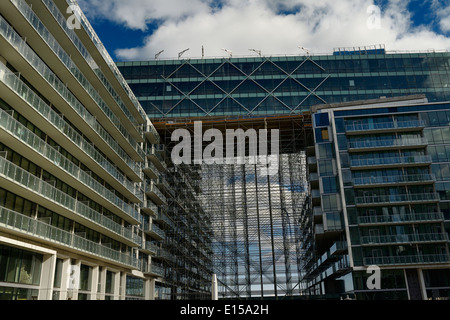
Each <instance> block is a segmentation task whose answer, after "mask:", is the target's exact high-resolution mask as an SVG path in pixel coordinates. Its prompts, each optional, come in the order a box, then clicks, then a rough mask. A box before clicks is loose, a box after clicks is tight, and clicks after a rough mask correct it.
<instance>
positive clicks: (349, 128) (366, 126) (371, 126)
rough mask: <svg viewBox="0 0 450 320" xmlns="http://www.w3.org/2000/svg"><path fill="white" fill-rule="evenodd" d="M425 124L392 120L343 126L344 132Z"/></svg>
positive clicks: (414, 121)
mask: <svg viewBox="0 0 450 320" xmlns="http://www.w3.org/2000/svg"><path fill="white" fill-rule="evenodd" d="M425 126H426V124H425V122H424V121H420V120H410V121H392V122H381V123H352V124H348V125H346V126H345V131H346V132H358V131H371V130H374V131H376V130H388V129H409V128H411V129H414V128H423V127H425Z"/></svg>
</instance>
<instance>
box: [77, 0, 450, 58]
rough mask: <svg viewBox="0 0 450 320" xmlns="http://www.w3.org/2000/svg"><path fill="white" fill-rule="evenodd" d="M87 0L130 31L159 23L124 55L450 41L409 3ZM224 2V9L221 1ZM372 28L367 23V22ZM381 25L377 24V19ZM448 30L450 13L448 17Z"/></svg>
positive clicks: (120, 53)
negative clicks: (423, 22) (417, 19)
mask: <svg viewBox="0 0 450 320" xmlns="http://www.w3.org/2000/svg"><path fill="white" fill-rule="evenodd" d="M105 3H106V2H105V1H101V0H82V1H81V0H80V4H81V5H82V7H84V9H85V11H87V12H88V13H89V11H91V10H93V12H94V13H95V15H96V16H101V17H103V18H108V19H110V20H112V21H116V22H118V23H121V24H124V25H126V26H128V27H129V28H135V29H141V30H145V28H146V26H147V24H148V23H154V22H155V21H156V22H158V23H159V24H158V28H157V29H156V30H155V32H153V33H152V34H151V35H149V36H148V37H147V38H146V39H145V43H143V44H142V46H140V47H136V48H124V49H119V50H117V51H116V55H117V57H119V58H120V59H122V60H133V59H151V58H153V57H154V55H155V54H156V53H157V52H159V51H161V50H165V52H164V56H161V57H166V58H173V57H177V54H178V52H180V51H182V50H184V49H187V48H190V50H189V51H188V52H186V53H185V55H184V57H200V56H201V54H202V46H203V47H204V49H205V54H206V56H226V55H227V53H226V52H224V51H223V50H221V49H222V48H226V49H228V50H231V51H233V54H234V56H239V55H249V54H255V53H251V52H249V51H248V49H250V48H254V49H259V50H262V53H263V54H264V55H276V54H296V53H301V52H302V51H300V49H299V48H298V46H303V47H306V48H309V49H310V50H311V52H312V53H330V52H331V51H332V50H333V48H335V47H353V46H365V45H375V44H385V45H386V48H387V49H388V50H423V49H430V48H434V49H450V38H449V37H448V36H444V35H442V34H437V33H436V32H434V31H432V30H431V28H425V27H423V26H422V27H413V24H412V23H411V13H410V12H409V11H408V9H407V8H408V3H409V1H402V0H389V1H387V2H386V4H385V5H384V7H383V8H382V11H381V16H379V17H378V16H374V14H375V13H374V12H372V11H371V12H368V8H369V7H370V6H371V5H373V4H374V3H373V0H358V1H355V0H340V1H335V0H278V1H271V0H222V1H219V0H215V1H214V0H189V1H186V0H165V1H158V2H157V1H155V0H154V1H149V0H130V1H123V0H112V1H109V2H107V5H105ZM218 4H220V6H219V5H218ZM370 21H371V23H372V25H368V22H370ZM374 21H375V22H377V23H379V25H375V26H374V25H373V22H374ZM440 26H441V29H442V30H450V18H448V15H445V16H441V20H440Z"/></svg>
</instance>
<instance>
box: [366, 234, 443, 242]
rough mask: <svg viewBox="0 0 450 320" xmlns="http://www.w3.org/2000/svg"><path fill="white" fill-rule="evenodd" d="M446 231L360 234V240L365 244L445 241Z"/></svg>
mask: <svg viewBox="0 0 450 320" xmlns="http://www.w3.org/2000/svg"><path fill="white" fill-rule="evenodd" d="M447 241H448V236H447V234H446V233H418V234H396V235H378V236H362V237H360V242H361V244H362V245H365V244H387V243H392V244H397V243H412V242H447Z"/></svg>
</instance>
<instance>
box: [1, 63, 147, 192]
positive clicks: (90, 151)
mask: <svg viewBox="0 0 450 320" xmlns="http://www.w3.org/2000/svg"><path fill="white" fill-rule="evenodd" d="M0 81H1V82H2V83H3V84H5V85H6V86H7V87H9V88H10V89H11V90H12V91H14V92H15V93H16V94H17V95H18V96H19V97H21V98H22V99H23V100H24V101H26V102H27V103H28V105H30V106H31V107H32V108H34V110H35V111H36V112H38V113H39V114H40V115H42V117H44V118H45V119H46V120H47V121H48V122H49V123H50V124H51V125H53V126H54V127H55V128H56V129H57V130H58V131H59V132H60V133H61V134H63V135H64V136H66V137H67V138H68V139H69V140H71V141H72V142H73V143H74V144H75V145H77V146H78V147H79V148H80V149H81V150H83V152H84V153H86V154H87V155H88V156H89V157H90V158H91V159H93V160H94V161H95V162H96V163H97V164H98V165H99V166H101V167H102V168H103V169H104V170H105V171H106V172H108V173H109V174H110V175H111V176H112V177H114V178H115V179H116V180H117V181H118V182H119V183H120V184H121V185H123V186H125V187H126V188H127V189H128V190H129V191H130V192H131V193H133V194H136V193H138V192H139V190H138V186H137V184H136V183H134V182H131V181H130V180H128V179H127V178H126V177H125V176H124V175H123V174H122V173H121V172H119V171H118V170H117V168H116V167H115V165H113V164H111V163H110V162H109V161H108V160H107V159H106V158H105V157H104V156H103V155H102V154H101V153H100V152H98V151H97V150H96V149H95V147H94V146H93V145H92V144H91V143H90V142H88V141H87V140H86V139H85V138H84V137H83V136H82V135H81V134H79V133H78V132H77V131H76V130H75V129H73V128H72V127H71V126H70V125H69V124H68V123H67V122H66V121H65V120H64V118H63V117H62V116H60V115H59V114H58V113H56V112H55V111H54V110H53V109H52V108H51V107H50V106H49V105H48V104H46V103H45V102H44V101H43V100H42V99H41V98H40V97H39V96H38V95H37V94H36V93H35V92H34V91H33V90H31V89H30V88H29V87H28V86H27V85H26V84H25V83H24V82H23V81H22V80H20V78H19V77H18V76H16V75H15V74H14V73H12V72H11V71H10V70H9V69H8V68H7V67H6V66H5V65H4V64H3V63H1V62H0Z"/></svg>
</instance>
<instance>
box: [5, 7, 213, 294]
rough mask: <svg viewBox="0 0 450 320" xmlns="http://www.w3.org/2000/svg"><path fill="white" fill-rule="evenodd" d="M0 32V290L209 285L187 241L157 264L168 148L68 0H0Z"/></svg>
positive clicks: (166, 230) (111, 290) (164, 234)
mask: <svg viewBox="0 0 450 320" xmlns="http://www.w3.org/2000/svg"><path fill="white" fill-rule="evenodd" d="M0 42H1V44H0V131H1V133H0V299H2V300H11V299H12V300H19V299H40V300H42V299H45V300H49V299H56V300H67V299H69V300H70V299H73V300H86V299H89V300H97V299H101V300H103V299H107V300H108V299H159V298H163V294H164V293H165V292H167V290H168V289H164V288H166V287H170V288H173V287H176V289H174V292H176V293H179V294H185V292H187V293H190V292H194V293H198V295H197V296H195V297H201V294H202V292H203V293H205V292H206V293H209V289H208V286H209V283H208V281H204V280H203V279H201V281H200V279H198V277H199V276H196V275H199V274H202V277H205V278H207V279H208V280H209V279H210V276H211V272H204V271H201V270H204V269H206V268H208V263H207V262H204V263H203V261H201V263H200V262H198V263H199V264H201V265H202V267H201V268H198V269H195V272H194V271H192V268H193V267H192V266H190V265H189V266H186V259H187V258H185V257H186V256H187V257H189V254H187V253H188V251H187V250H191V248H187V247H186V244H185V247H181V248H179V250H185V252H183V253H179V256H180V257H182V258H183V257H184V258H183V260H182V261H181V260H180V259H178V260H177V261H175V262H173V264H172V268H171V269H170V270H169V268H168V267H167V266H165V264H166V263H168V262H171V263H172V261H174V260H175V259H174V258H173V256H172V254H171V253H170V252H169V251H168V249H167V248H166V247H165V245H164V244H163V240H164V241H166V239H172V241H179V242H181V243H185V241H183V240H184V239H179V238H178V239H174V238H173V235H176V234H177V232H175V231H174V230H173V228H174V227H173V225H174V222H173V220H171V219H169V218H168V217H167V215H166V209H167V207H166V204H167V196H170V195H171V194H173V192H174V191H173V190H172V189H171V187H170V185H169V183H168V182H167V181H166V180H165V179H164V177H163V173H164V171H166V168H167V165H166V163H165V160H164V157H165V150H164V148H163V146H161V145H160V144H159V142H160V138H159V135H158V133H157V132H156V130H155V128H154V127H153V125H152V123H151V122H150V121H149V119H148V117H147V115H146V113H145V111H144V109H143V108H142V107H141V105H140V104H139V102H138V100H137V99H136V97H135V96H134V94H133V92H132V91H131V90H130V88H129V86H128V84H127V83H126V81H125V80H124V78H123V77H122V75H121V74H120V72H119V71H118V69H117V67H116V65H115V64H114V62H113V61H112V59H111V57H110V56H109V55H108V53H107V52H106V50H105V48H104V47H103V45H102V43H101V42H100V40H99V39H98V37H97V35H96V34H95V32H94V31H93V29H92V27H91V25H90V24H89V22H88V21H87V19H86V18H85V16H84V15H83V13H82V12H81V10H80V8H79V7H78V5H77V3H76V1H53V0H43V1H41V0H27V1H25V0H11V1H9V0H8V1H1V2H0ZM183 176H184V173H183V171H182V170H179V172H178V177H180V179H181V178H182V177H183ZM190 192H191V194H190V197H191V198H193V197H194V195H192V193H194V194H195V190H194V189H191V190H190ZM180 206H182V207H181V208H179V210H180V211H183V210H185V211H186V210H194V209H193V208H194V206H195V204H191V205H190V208H186V207H187V204H183V205H180ZM185 211H183V212H185ZM195 212H197V213H198V214H200V213H201V210H196V211H195ZM195 217H196V215H195V214H193V218H195ZM198 227H199V228H203V226H202V224H201V223H200V224H199V225H198ZM203 230H204V232H207V231H208V229H207V228H206V227H204V228H203ZM170 235H172V236H170ZM189 240H190V239H189ZM166 242H167V241H166ZM186 242H187V241H186ZM198 242H199V243H200V242H201V241H200V240H198ZM194 244H195V243H193V244H192V245H194ZM198 246H199V247H200V244H199V245H198ZM198 250H203V251H204V252H205V255H207V253H206V251H205V250H206V249H204V248H199V249H198ZM205 259H206V257H205ZM200 260H201V259H200ZM200 260H199V261H200ZM174 266H175V267H174ZM186 268H190V269H189V270H191V271H186ZM180 269H182V270H184V271H185V272H191V274H190V276H189V279H181V275H180V274H178V278H177V275H173V274H174V273H176V272H177V271H178V270H180ZM166 271H167V272H170V275H171V277H172V279H175V280H173V281H171V282H169V283H167V282H165V281H164V278H165V275H166V274H165V272H166ZM194 273H195V274H194ZM183 275H185V274H183ZM177 279H178V283H179V282H181V283H182V284H183V287H182V288H181V287H180V286H179V285H178V284H177V283H176V281H177ZM170 297H171V296H170V295H168V296H165V298H170Z"/></svg>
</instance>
